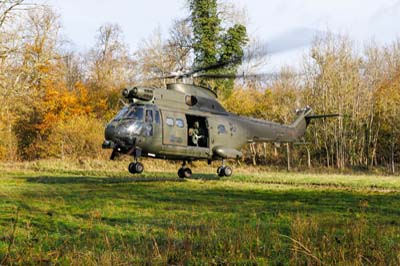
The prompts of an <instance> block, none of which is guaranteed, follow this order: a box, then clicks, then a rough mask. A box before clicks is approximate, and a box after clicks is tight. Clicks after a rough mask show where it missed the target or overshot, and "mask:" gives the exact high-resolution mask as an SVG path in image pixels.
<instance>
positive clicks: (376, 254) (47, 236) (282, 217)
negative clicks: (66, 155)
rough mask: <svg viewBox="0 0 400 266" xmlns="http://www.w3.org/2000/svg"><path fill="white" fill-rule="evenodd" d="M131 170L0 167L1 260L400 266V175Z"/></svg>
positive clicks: (119, 167) (17, 262)
mask: <svg viewBox="0 0 400 266" xmlns="http://www.w3.org/2000/svg"><path fill="white" fill-rule="evenodd" d="M148 163H149V162H148ZM125 167H126V162H125V163H124V162H122V163H121V162H119V163H115V164H113V163H107V164H106V165H104V164H103V163H102V162H92V163H90V164H87V163H82V164H78V163H77V164H76V165H72V166H71V164H69V163H66V162H59V161H56V162H51V163H48V162H35V163H26V164H22V163H21V164H4V163H3V164H2V165H0V265H400V220H399V218H400V177H389V176H387V177H386V176H378V175H353V176H351V175H324V174H312V173H311V174H299V173H287V172H263V173H255V172H256V171H258V170H261V169H259V168H258V169H256V170H249V169H244V168H243V169H242V168H239V169H237V170H236V172H235V173H234V176H233V177H230V178H221V179H220V178H217V176H216V175H214V174H213V173H214V170H215V169H214V168H208V167H206V166H204V165H200V166H198V167H194V168H193V170H194V172H204V173H206V174H196V175H194V177H193V178H192V179H188V180H184V181H182V180H179V179H178V178H176V173H175V170H174V169H175V166H173V165H172V166H171V165H166V166H165V169H167V172H166V173H163V172H160V171H159V170H157V168H156V167H155V166H154V168H152V167H150V169H149V170H150V171H151V172H150V173H147V174H144V175H142V176H138V177H132V176H131V175H129V174H128V173H127V172H126V170H125V169H124V168H125Z"/></svg>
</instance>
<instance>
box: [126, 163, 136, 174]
mask: <svg viewBox="0 0 400 266" xmlns="http://www.w3.org/2000/svg"><path fill="white" fill-rule="evenodd" d="M135 164H136V163H130V164H129V166H128V170H129V173H131V174H136V167H135Z"/></svg>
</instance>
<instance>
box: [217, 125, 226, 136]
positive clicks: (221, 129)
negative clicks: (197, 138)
mask: <svg viewBox="0 0 400 266" xmlns="http://www.w3.org/2000/svg"><path fill="white" fill-rule="evenodd" d="M217 129H218V134H226V128H225V126H224V125H218V127H217Z"/></svg>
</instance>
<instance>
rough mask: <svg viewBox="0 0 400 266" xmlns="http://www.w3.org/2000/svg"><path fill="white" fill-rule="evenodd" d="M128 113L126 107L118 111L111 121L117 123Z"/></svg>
mask: <svg viewBox="0 0 400 266" xmlns="http://www.w3.org/2000/svg"><path fill="white" fill-rule="evenodd" d="M128 111H129V109H128V107H124V108H122V109H121V111H119V113H118V114H117V115H116V116H115V117H114V119H113V121H119V120H121V119H122V117H124V115H126V113H127V112H128Z"/></svg>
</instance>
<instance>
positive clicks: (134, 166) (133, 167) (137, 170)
mask: <svg viewBox="0 0 400 266" xmlns="http://www.w3.org/2000/svg"><path fill="white" fill-rule="evenodd" d="M128 170H129V173H131V174H141V173H142V172H143V170H144V166H143V164H142V163H140V162H134V163H130V164H129V166H128Z"/></svg>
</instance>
